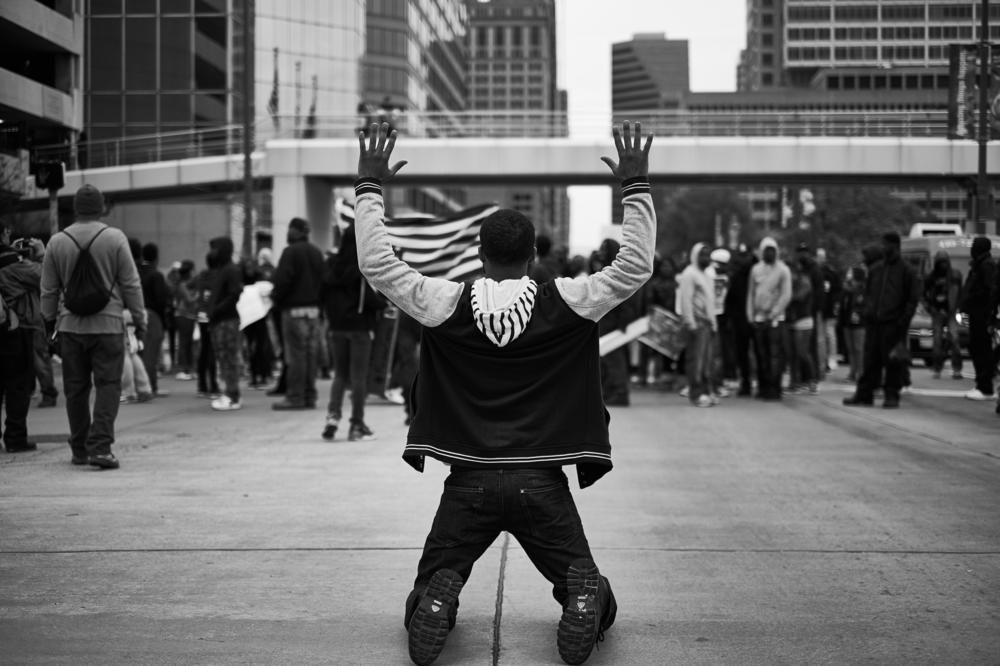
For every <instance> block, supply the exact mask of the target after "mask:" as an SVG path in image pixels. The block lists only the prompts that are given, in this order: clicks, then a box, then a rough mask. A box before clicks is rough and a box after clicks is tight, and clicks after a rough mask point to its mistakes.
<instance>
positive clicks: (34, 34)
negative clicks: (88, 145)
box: [0, 0, 83, 197]
mask: <svg viewBox="0 0 1000 666" xmlns="http://www.w3.org/2000/svg"><path fill="white" fill-rule="evenodd" d="M0 42H2V43H3V48H2V49H0V154H2V155H3V157H2V167H3V169H2V173H3V180H2V182H0V189H2V190H3V193H4V195H5V197H9V196H11V195H15V196H20V194H22V193H23V187H24V178H25V177H26V170H27V162H28V156H27V153H25V152H22V151H26V150H27V149H29V148H31V147H34V146H43V145H52V144H65V145H66V146H67V148H69V147H70V146H72V144H73V143H74V142H75V139H76V137H77V135H78V134H79V132H80V130H81V129H82V128H83V112H82V104H81V91H82V81H81V77H80V58H81V55H82V53H83V15H82V14H81V13H80V10H79V3H78V2H73V1H72V0H49V1H48V2H43V1H41V0H3V2H0ZM68 152H69V151H68V150H67V154H68Z"/></svg>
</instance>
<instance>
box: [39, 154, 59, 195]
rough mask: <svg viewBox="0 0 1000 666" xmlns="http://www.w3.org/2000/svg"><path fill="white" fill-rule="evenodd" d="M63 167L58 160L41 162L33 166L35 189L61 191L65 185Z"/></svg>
mask: <svg viewBox="0 0 1000 666" xmlns="http://www.w3.org/2000/svg"><path fill="white" fill-rule="evenodd" d="M64 174H65V167H63V163H62V162H60V161H58V160H42V161H40V162H38V164H37V165H36V166H35V187H37V188H38V189H42V190H61V189H62V188H63V186H64V185H65V184H66V179H65V178H64Z"/></svg>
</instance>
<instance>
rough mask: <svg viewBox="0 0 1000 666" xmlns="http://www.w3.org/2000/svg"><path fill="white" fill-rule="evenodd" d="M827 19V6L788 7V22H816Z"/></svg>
mask: <svg viewBox="0 0 1000 666" xmlns="http://www.w3.org/2000/svg"><path fill="white" fill-rule="evenodd" d="M829 20H830V8H829V7H815V6H805V7H789V8H788V22H789V23H817V22H821V21H829Z"/></svg>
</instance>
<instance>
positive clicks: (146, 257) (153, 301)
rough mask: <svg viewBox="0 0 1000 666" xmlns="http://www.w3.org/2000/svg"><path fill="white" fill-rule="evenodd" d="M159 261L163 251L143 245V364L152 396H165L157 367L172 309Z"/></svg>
mask: <svg viewBox="0 0 1000 666" xmlns="http://www.w3.org/2000/svg"><path fill="white" fill-rule="evenodd" d="M159 260H160V248H159V247H157V246H156V244H155V243H146V244H145V245H143V246H142V251H141V260H140V261H138V262H137V263H138V267H139V281H140V282H141V283H142V300H143V301H144V302H145V303H146V338H145V340H144V341H143V348H142V364H143V365H144V366H146V374H147V375H148V376H149V387H150V388H151V389H152V391H153V395H163V393H162V392H161V391H160V388H159V381H158V374H159V373H158V372H157V368H158V366H159V364H160V355H161V354H162V352H163V336H164V322H165V321H166V319H167V308H168V307H169V306H170V288H169V287H168V286H167V279H166V278H165V277H164V276H163V273H161V272H160V271H159V270H158V269H157V267H156V264H157V262H158V261H159Z"/></svg>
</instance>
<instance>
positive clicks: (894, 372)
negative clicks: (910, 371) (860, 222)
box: [843, 231, 921, 409]
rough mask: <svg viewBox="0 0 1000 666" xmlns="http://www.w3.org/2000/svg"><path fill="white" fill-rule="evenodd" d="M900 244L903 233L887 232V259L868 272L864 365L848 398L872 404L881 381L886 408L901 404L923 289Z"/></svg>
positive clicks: (884, 247) (853, 402) (850, 401)
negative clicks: (912, 325)
mask: <svg viewBox="0 0 1000 666" xmlns="http://www.w3.org/2000/svg"><path fill="white" fill-rule="evenodd" d="M899 248H900V238H899V234H898V233H896V232H895V231H890V232H888V233H885V234H883V235H882V259H881V260H879V261H876V262H875V263H874V264H872V266H871V268H870V270H869V272H868V279H867V281H866V283H865V351H864V367H863V370H862V372H861V377H859V378H858V382H857V385H856V387H855V389H854V395H851V396H848V397H846V398H844V400H843V402H844V404H845V405H855V406H863V407H871V406H872V405H873V404H874V395H875V390H876V389H877V388H879V387H880V386H881V387H882V388H883V391H884V395H885V398H884V400H883V403H882V407H883V408H885V409H897V408H899V394H900V391H901V390H902V387H903V380H904V364H906V363H908V353H907V352H908V350H907V348H906V336H907V333H908V331H909V328H910V320H911V319H913V313H914V312H915V311H916V309H917V302H918V300H919V298H920V292H921V286H920V280H919V278H918V277H917V273H916V271H914V270H913V267H912V266H910V264H909V263H908V262H906V261H903V259H902V257H901V256H900V252H899ZM883 373H884V375H885V376H884V382H883Z"/></svg>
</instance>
